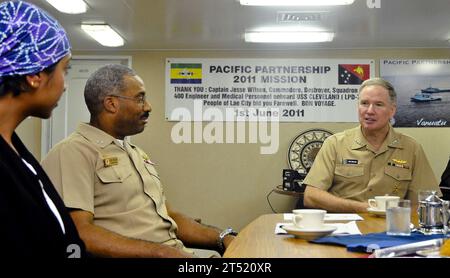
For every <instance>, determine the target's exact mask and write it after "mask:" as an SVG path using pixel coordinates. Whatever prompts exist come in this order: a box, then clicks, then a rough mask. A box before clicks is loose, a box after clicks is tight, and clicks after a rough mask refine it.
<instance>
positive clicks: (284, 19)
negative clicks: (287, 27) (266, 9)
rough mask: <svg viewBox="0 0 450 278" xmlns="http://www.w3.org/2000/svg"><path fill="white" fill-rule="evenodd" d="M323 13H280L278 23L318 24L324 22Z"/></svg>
mask: <svg viewBox="0 0 450 278" xmlns="http://www.w3.org/2000/svg"><path fill="white" fill-rule="evenodd" d="M323 15H324V13H323V12H292V11H289V12H278V13H277V23H280V24H284V23H289V24H293V23H317V22H320V21H321V20H322V17H323Z"/></svg>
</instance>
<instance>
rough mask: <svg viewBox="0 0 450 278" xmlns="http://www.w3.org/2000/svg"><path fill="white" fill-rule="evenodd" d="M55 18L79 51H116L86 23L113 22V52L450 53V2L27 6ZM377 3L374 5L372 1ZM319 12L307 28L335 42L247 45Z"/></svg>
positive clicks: (167, 0)
mask: <svg viewBox="0 0 450 278" xmlns="http://www.w3.org/2000/svg"><path fill="white" fill-rule="evenodd" d="M28 1H29V2H32V3H35V4H37V5H38V6H40V7H43V8H44V9H46V10H47V11H49V12H50V13H51V14H53V15H54V16H55V17H56V18H57V19H58V20H59V21H60V22H61V23H62V25H63V26H64V27H65V28H66V30H67V31H68V33H69V36H70V38H71V42H72V46H73V49H74V50H106V49H108V50H111V49H109V48H105V47H103V46H101V45H99V44H97V42H95V41H94V40H92V39H91V38H89V37H88V36H87V35H86V34H85V33H84V32H83V31H82V30H81V28H80V23H81V22H88V21H94V22H106V23H108V24H110V25H111V26H112V27H113V28H114V29H115V30H116V31H118V32H119V33H120V34H121V35H122V36H123V37H124V38H125V40H126V44H125V46H123V47H119V48H115V49H114V50H157V49H186V50H194V49H196V50H197V49H207V50H221V49H227V50H255V49H301V48H325V49H338V48H386V47H387V48H389V47H396V48H397V47H398V48H405V47H424V48H450V43H449V42H448V41H447V40H448V39H450V1H449V0H380V4H381V8H372V9H371V8H368V6H367V0H355V3H353V5H350V6H339V7H315V8H312V7H310V8H302V7H255V6H241V5H240V4H239V3H238V2H236V1H235V0H85V2H87V3H88V5H89V6H90V9H89V11H88V12H87V13H85V14H81V15H67V14H62V13H59V12H58V11H57V10H55V9H54V8H53V7H52V6H50V5H49V4H48V3H47V2H46V1H45V0H28ZM369 2H373V1H369ZM285 11H289V12H311V11H313V12H320V18H321V20H320V21H319V22H308V23H306V24H307V25H308V26H317V27H321V28H323V29H326V30H330V31H333V32H335V34H336V35H335V39H334V41H332V42H328V43H314V44H279V43H277V44H254V43H245V42H244V39H243V33H244V31H246V30H255V29H257V28H261V27H269V26H272V27H273V26H285V24H282V23H277V13H278V12H285Z"/></svg>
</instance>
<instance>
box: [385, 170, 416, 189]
mask: <svg viewBox="0 0 450 278" xmlns="http://www.w3.org/2000/svg"><path fill="white" fill-rule="evenodd" d="M384 174H385V175H386V177H387V178H388V179H390V180H391V181H392V184H390V183H389V182H387V184H390V185H391V186H392V192H390V194H392V195H397V196H405V195H406V192H407V190H408V186H409V184H410V183H411V180H412V173H411V171H410V170H409V169H405V168H400V167H395V166H386V167H385V168H384Z"/></svg>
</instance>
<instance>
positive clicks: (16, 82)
mask: <svg viewBox="0 0 450 278" xmlns="http://www.w3.org/2000/svg"><path fill="white" fill-rule="evenodd" d="M58 63H59V61H58V62H56V63H54V64H53V65H51V66H49V67H48V68H46V69H44V70H43V72H45V73H46V74H49V75H51V74H52V73H53V72H54V71H55V69H56V66H57V65H58ZM26 77H27V76H26V75H11V76H3V77H0V97H2V96H5V95H6V94H8V93H9V92H12V93H13V96H18V95H19V94H20V93H21V92H28V91H30V90H31V87H30V85H29V84H28V82H27V79H26Z"/></svg>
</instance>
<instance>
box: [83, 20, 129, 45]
mask: <svg viewBox="0 0 450 278" xmlns="http://www.w3.org/2000/svg"><path fill="white" fill-rule="evenodd" d="M81 29H83V31H85V32H86V33H88V34H89V36H91V37H92V38H93V39H94V40H96V41H97V42H99V43H100V44H101V45H103V46H108V47H118V46H122V45H124V44H125V41H124V40H123V38H122V37H121V36H120V35H119V34H118V33H117V32H116V31H114V30H113V29H112V28H111V27H110V26H109V25H108V24H81Z"/></svg>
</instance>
